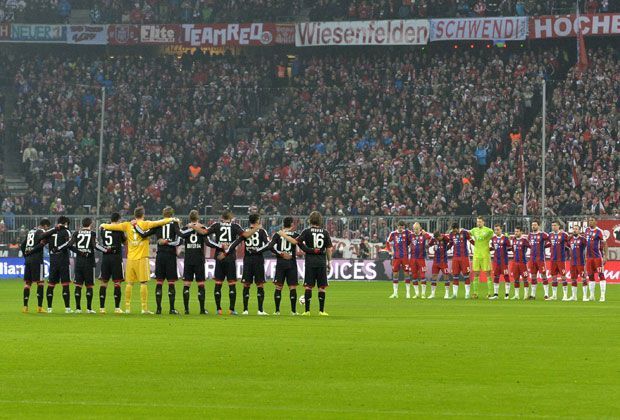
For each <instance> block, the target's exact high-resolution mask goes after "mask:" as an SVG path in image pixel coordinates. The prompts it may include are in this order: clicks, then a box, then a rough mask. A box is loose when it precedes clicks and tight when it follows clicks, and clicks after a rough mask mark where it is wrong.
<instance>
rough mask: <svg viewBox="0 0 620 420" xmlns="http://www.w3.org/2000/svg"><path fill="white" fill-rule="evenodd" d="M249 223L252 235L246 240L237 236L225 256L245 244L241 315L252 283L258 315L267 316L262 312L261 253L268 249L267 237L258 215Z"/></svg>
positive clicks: (263, 281)
mask: <svg viewBox="0 0 620 420" xmlns="http://www.w3.org/2000/svg"><path fill="white" fill-rule="evenodd" d="M249 222H250V229H251V230H253V231H254V233H253V234H252V235H251V236H249V237H247V238H244V237H243V236H239V237H238V238H237V239H236V240H235V242H233V243H232V245H231V246H230V247H229V248H228V250H227V251H226V254H228V253H234V250H235V248H236V247H237V245H239V244H240V243H241V242H244V243H245V254H244V256H243V274H242V276H241V282H242V283H243V315H247V314H248V303H249V301H250V287H251V286H252V283H256V297H257V300H258V315H269V314H268V313H267V312H265V311H264V310H263V303H264V301H265V288H264V285H265V257H263V252H265V251H267V250H268V248H269V244H270V242H269V236H268V235H267V232H266V231H265V229H263V228H262V227H261V225H260V216H259V215H258V214H251V215H250V217H249Z"/></svg>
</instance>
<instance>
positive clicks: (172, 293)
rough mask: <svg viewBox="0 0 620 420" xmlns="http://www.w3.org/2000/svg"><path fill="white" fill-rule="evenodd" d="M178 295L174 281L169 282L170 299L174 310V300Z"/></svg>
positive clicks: (171, 308)
mask: <svg viewBox="0 0 620 420" xmlns="http://www.w3.org/2000/svg"><path fill="white" fill-rule="evenodd" d="M176 297H177V288H176V286H175V285H174V283H170V282H168V300H169V301H170V310H171V311H173V310H174V301H175V299H176Z"/></svg>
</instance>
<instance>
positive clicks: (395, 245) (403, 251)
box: [386, 220, 411, 299]
mask: <svg viewBox="0 0 620 420" xmlns="http://www.w3.org/2000/svg"><path fill="white" fill-rule="evenodd" d="M409 236H410V232H409V230H407V227H406V225H405V221H404V220H401V221H399V222H398V227H397V228H396V230H394V231H392V232H390V234H389V235H388V238H387V241H386V243H387V250H388V252H389V253H390V255H391V256H392V273H393V275H392V287H393V289H394V291H393V292H392V295H391V296H390V299H395V298H398V276H399V274H400V270H401V268H402V270H403V272H404V273H405V289H406V291H407V295H406V298H407V299H409V298H410V297H411V293H410V287H411V280H410V279H409V277H408V276H409Z"/></svg>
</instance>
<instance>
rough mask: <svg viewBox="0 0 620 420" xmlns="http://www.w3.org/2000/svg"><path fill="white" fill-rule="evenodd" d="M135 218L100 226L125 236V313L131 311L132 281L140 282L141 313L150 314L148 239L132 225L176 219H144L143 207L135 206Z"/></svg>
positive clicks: (155, 224) (153, 225)
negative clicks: (148, 300)
mask: <svg viewBox="0 0 620 420" xmlns="http://www.w3.org/2000/svg"><path fill="white" fill-rule="evenodd" d="M133 215H134V218H135V220H133V221H131V222H123V223H104V224H102V225H101V227H102V228H103V229H105V230H116V231H122V232H125V236H126V237H127V264H126V267H125V280H127V286H125V313H129V312H130V311H131V292H132V290H133V284H134V283H138V282H139V283H140V302H141V303H142V313H143V314H152V313H153V312H150V311H149V310H148V306H147V297H148V288H147V282H148V281H149V279H150V272H151V270H150V266H149V239H148V238H143V237H142V236H140V235H139V234H138V233H137V232H136V231H135V229H134V225H138V226H140V228H141V229H142V230H148V229H152V228H156V227H159V226H163V225H165V224H167V223H170V222H172V221H176V222H178V221H179V220H178V219H174V218H165V219H161V220H157V221H148V220H144V207H137V208H136V209H135V210H134V212H133Z"/></svg>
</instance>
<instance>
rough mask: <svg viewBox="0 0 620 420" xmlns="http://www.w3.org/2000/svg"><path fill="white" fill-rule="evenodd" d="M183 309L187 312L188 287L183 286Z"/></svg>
mask: <svg viewBox="0 0 620 420" xmlns="http://www.w3.org/2000/svg"><path fill="white" fill-rule="evenodd" d="M183 307H184V308H185V311H186V312H188V311H189V286H183Z"/></svg>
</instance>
